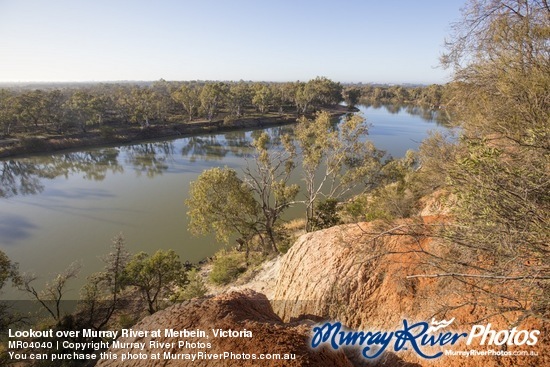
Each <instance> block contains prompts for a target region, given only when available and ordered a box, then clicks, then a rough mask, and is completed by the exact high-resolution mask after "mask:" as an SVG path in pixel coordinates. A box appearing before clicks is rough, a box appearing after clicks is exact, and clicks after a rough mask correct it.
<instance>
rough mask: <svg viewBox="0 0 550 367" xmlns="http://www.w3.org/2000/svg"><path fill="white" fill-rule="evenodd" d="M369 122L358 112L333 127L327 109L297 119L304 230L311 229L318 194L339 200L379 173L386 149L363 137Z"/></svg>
mask: <svg viewBox="0 0 550 367" xmlns="http://www.w3.org/2000/svg"><path fill="white" fill-rule="evenodd" d="M367 134H368V126H367V125H366V124H365V122H364V119H363V118H362V117H361V116H359V115H356V114H354V115H350V116H348V117H347V118H346V119H345V120H344V121H343V122H342V123H341V124H339V125H338V128H337V129H336V128H335V127H334V125H333V124H332V122H331V116H330V114H329V113H328V112H319V113H318V114H317V116H316V117H315V119H314V120H309V119H307V118H305V117H301V118H300V119H299V122H298V125H297V126H296V129H295V140H296V142H297V145H298V146H299V148H300V151H301V162H302V176H303V181H304V182H305V193H306V194H305V195H306V199H305V205H306V231H311V230H312V229H313V222H314V218H315V217H316V216H317V213H316V203H318V202H319V200H320V198H329V199H337V200H341V199H342V198H344V197H345V196H346V195H348V194H350V193H352V192H353V190H354V189H355V188H356V187H357V186H360V184H361V183H362V182H363V183H364V182H368V181H369V180H370V179H371V178H373V177H378V176H379V172H380V170H381V168H382V162H381V160H382V158H383V156H384V154H385V152H383V151H380V150H378V149H376V148H375V147H374V145H373V144H372V143H371V142H369V141H367V140H366V139H365V137H366V135H367Z"/></svg>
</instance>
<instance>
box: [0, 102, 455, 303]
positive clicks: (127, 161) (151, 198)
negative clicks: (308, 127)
mask: <svg viewBox="0 0 550 367" xmlns="http://www.w3.org/2000/svg"><path fill="white" fill-rule="evenodd" d="M360 109H361V112H362V113H363V115H364V116H365V117H366V118H367V121H368V122H369V123H370V124H371V125H372V126H371V128H370V134H369V139H371V140H372V141H373V142H374V143H375V145H376V146H377V147H378V148H380V149H383V150H386V151H387V152H388V153H389V154H391V155H392V156H394V157H400V156H403V155H404V154H405V151H406V150H407V149H416V148H418V146H419V143H420V142H421V141H422V139H424V138H425V137H426V136H427V132H428V131H429V130H445V129H446V128H445V127H444V126H442V125H441V124H439V123H436V121H435V119H434V115H433V113H432V112H428V111H423V110H420V109H405V108H396V107H395V106H390V107H378V108H375V107H365V106H363V107H361V108H360ZM288 129H292V126H283V127H273V128H269V129H267V131H268V132H269V133H270V134H271V135H274V136H276V135H280V134H282V133H284V132H285V131H288ZM260 131H261V130H253V131H239V132H230V133H225V134H215V135H204V136H196V137H188V138H182V139H177V140H170V141H158V142H147V143H139V144H133V145H126V146H120V147H111V148H101V149H89V150H86V151H78V152H63V153H58V154H52V155H37V156H33V157H28V158H19V159H7V160H3V161H0V175H1V176H0V179H1V182H0V184H1V186H0V196H1V197H0V249H1V250H2V251H4V252H5V253H6V254H7V255H8V257H9V258H10V259H11V260H13V261H15V262H18V263H19V268H20V270H21V271H23V272H30V273H35V274H37V275H38V276H39V279H38V280H37V281H36V283H37V285H40V284H43V283H44V282H45V281H46V280H48V279H50V278H52V276H53V275H54V274H55V273H56V272H59V271H61V270H63V269H65V268H66V267H67V266H69V265H70V264H71V263H72V262H73V261H79V262H80V263H81V265H82V271H81V274H80V276H79V279H78V280H76V281H74V282H73V283H71V287H72V292H71V294H74V295H77V294H78V292H76V290H77V289H78V288H79V287H80V285H81V284H83V283H84V282H85V277H86V276H87V275H88V274H91V273H93V272H95V271H99V270H101V269H102V266H103V264H102V262H101V256H102V255H104V254H106V253H108V252H109V251H110V245H111V239H112V238H113V237H114V236H115V235H117V234H118V233H120V232H122V233H123V234H124V237H125V239H126V244H127V248H128V250H129V251H130V252H132V253H137V252H139V251H146V252H148V253H153V252H155V251H156V250H157V249H159V248H160V249H174V250H175V251H176V252H177V253H178V254H179V255H180V257H181V259H182V260H189V261H191V262H196V261H199V260H201V259H203V258H205V257H207V256H211V255H212V254H213V253H214V252H215V251H216V250H217V249H219V248H220V247H221V245H220V244H218V243H216V241H215V240H214V238H213V237H212V236H206V237H193V236H191V235H190V234H189V232H188V231H187V223H188V222H187V217H186V211H187V208H186V207H185V204H184V201H185V199H186V197H187V194H188V191H189V184H190V182H192V181H193V180H195V179H196V178H197V176H198V175H199V174H200V173H201V172H202V171H203V170H205V169H208V168H211V167H216V166H228V167H233V168H236V169H240V168H241V167H244V165H246V157H248V156H250V153H251V150H250V148H249V146H248V145H249V142H250V141H251V139H252V137H253V136H254V134H257V133H259V132H260ZM6 297H8V298H18V296H16V295H14V294H13V293H12V292H8V293H5V295H4V298H6ZM22 297H23V298H24V297H25V296H22Z"/></svg>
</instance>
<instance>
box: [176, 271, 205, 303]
mask: <svg viewBox="0 0 550 367" xmlns="http://www.w3.org/2000/svg"><path fill="white" fill-rule="evenodd" d="M187 279H189V283H187V284H186V285H185V286H184V287H183V289H182V290H181V292H180V293H179V296H178V299H182V300H183V299H192V298H200V297H204V295H205V294H206V292H207V291H208V289H206V286H205V285H204V281H203V280H202V277H201V275H200V273H199V271H198V270H197V269H192V270H190V271H189V272H188V273H187Z"/></svg>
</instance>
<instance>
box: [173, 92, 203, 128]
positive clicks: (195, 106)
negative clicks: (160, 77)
mask: <svg viewBox="0 0 550 367" xmlns="http://www.w3.org/2000/svg"><path fill="white" fill-rule="evenodd" d="M200 94H201V91H200V90H199V88H198V87H197V86H191V85H188V84H183V85H182V86H181V87H180V88H179V89H176V90H175V91H173V92H172V94H171V96H172V99H173V100H174V101H176V102H177V103H179V104H181V106H182V107H183V110H184V111H185V112H186V113H187V119H188V120H189V121H192V120H193V118H195V116H197V113H198V112H199V107H200V103H201V102H200Z"/></svg>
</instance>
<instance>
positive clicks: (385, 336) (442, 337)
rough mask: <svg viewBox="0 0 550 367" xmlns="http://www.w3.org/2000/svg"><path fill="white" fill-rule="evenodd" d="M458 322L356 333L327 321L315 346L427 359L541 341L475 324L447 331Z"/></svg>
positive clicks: (316, 333)
mask: <svg viewBox="0 0 550 367" xmlns="http://www.w3.org/2000/svg"><path fill="white" fill-rule="evenodd" d="M453 321H454V318H453V319H451V320H449V321H447V320H441V321H436V320H435V319H432V321H431V324H429V323H427V322H424V321H423V322H417V323H411V322H409V321H408V320H403V328H401V329H398V330H394V331H354V330H348V329H346V328H344V327H343V326H342V324H341V323H340V322H327V323H325V324H323V325H318V326H316V327H314V328H313V330H312V331H313V336H312V338H311V347H312V348H314V349H315V348H317V347H319V346H321V345H328V346H329V347H330V348H332V349H334V350H338V349H340V348H346V347H360V348H361V354H362V355H363V357H365V358H367V359H374V358H377V357H379V356H380V355H381V354H382V353H383V352H384V351H386V350H391V348H392V347H393V351H395V352H399V351H401V350H412V351H414V352H415V353H417V354H418V355H419V356H420V357H423V358H426V359H433V358H439V357H441V356H442V355H443V354H444V353H443V351H441V350H439V351H437V352H435V353H433V354H430V352H428V351H426V349H427V348H430V347H443V346H452V345H455V344H459V343H462V342H464V343H465V344H466V345H467V346H471V345H474V346H475V345H486V346H493V345H494V346H501V345H504V344H506V345H509V346H512V345H515V346H520V345H529V346H533V345H535V344H536V343H537V342H538V336H539V334H540V331H539V330H530V331H529V330H517V328H515V327H514V328H512V329H504V330H493V329H492V327H491V324H490V323H489V324H486V325H474V326H472V328H471V330H470V332H469V333H465V332H462V333H460V332H459V333H457V332H453V331H445V330H444V329H445V328H447V327H449V326H450V325H451V324H452V323H453Z"/></svg>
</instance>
